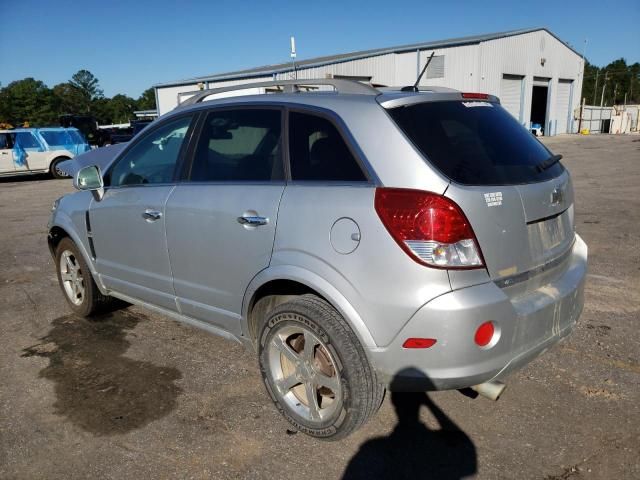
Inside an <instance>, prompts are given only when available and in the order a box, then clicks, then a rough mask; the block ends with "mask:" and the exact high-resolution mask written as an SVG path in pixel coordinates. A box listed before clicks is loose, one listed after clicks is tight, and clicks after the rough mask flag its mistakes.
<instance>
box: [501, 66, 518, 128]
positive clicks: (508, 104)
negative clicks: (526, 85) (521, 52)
mask: <svg viewBox="0 0 640 480" xmlns="http://www.w3.org/2000/svg"><path fill="white" fill-rule="evenodd" d="M523 79H524V77H522V76H520V75H506V74H505V75H502V82H501V84H500V103H501V104H502V106H503V107H504V108H505V109H506V110H507V111H508V112H509V113H510V114H511V115H513V116H514V117H515V119H516V120H518V121H519V122H520V123H522V112H521V107H522V81H523Z"/></svg>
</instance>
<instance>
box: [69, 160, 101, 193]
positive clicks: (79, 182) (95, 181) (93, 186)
mask: <svg viewBox="0 0 640 480" xmlns="http://www.w3.org/2000/svg"><path fill="white" fill-rule="evenodd" d="M73 186H74V187H75V188H77V189H78V190H90V191H91V192H92V193H93V196H94V197H95V199H96V200H97V201H100V200H102V197H103V196H104V181H103V180H102V172H100V167H98V166H96V165H91V166H89V167H84V168H81V169H80V170H78V172H77V173H76V175H75V176H74V177H73Z"/></svg>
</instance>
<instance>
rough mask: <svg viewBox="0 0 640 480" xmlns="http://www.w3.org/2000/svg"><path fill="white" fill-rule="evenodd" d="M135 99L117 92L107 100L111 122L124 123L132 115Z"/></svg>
mask: <svg viewBox="0 0 640 480" xmlns="http://www.w3.org/2000/svg"><path fill="white" fill-rule="evenodd" d="M135 108H136V101H135V100H134V99H133V98H131V97H128V96H126V95H122V94H118V95H116V96H114V97H113V98H112V99H111V100H110V101H109V112H110V113H111V121H112V122H113V123H126V122H128V121H129V120H131V117H133V111H134V110H135Z"/></svg>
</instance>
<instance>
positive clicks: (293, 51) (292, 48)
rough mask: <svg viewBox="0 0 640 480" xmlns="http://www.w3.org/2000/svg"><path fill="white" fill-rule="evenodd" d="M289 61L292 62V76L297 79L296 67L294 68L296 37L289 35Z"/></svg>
mask: <svg viewBox="0 0 640 480" xmlns="http://www.w3.org/2000/svg"><path fill="white" fill-rule="evenodd" d="M291 63H293V76H294V78H295V79H296V80H297V79H298V69H297V68H296V37H293V36H292V37H291Z"/></svg>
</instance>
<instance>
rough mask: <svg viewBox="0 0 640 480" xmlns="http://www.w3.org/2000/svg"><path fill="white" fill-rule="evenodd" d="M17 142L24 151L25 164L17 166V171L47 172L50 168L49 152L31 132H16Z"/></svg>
mask: <svg viewBox="0 0 640 480" xmlns="http://www.w3.org/2000/svg"><path fill="white" fill-rule="evenodd" d="M15 142H16V144H17V145H18V148H19V149H21V150H22V151H24V162H23V163H21V164H16V166H15V169H16V170H17V171H19V170H24V171H29V170H46V169H48V168H49V161H48V158H49V152H47V151H46V149H45V146H44V145H43V144H42V143H41V142H40V140H39V139H38V137H37V136H36V135H35V134H34V133H33V132H31V131H22V132H16V136H15Z"/></svg>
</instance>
